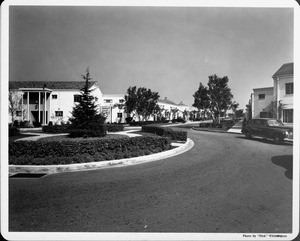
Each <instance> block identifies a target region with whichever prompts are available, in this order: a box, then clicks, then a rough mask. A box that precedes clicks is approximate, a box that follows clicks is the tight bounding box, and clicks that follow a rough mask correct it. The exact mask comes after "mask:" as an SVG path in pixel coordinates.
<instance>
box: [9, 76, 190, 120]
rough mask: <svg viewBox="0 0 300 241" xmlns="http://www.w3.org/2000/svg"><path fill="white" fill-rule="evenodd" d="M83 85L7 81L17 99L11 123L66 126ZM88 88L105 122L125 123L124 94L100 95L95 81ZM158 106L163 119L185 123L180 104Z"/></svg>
mask: <svg viewBox="0 0 300 241" xmlns="http://www.w3.org/2000/svg"><path fill="white" fill-rule="evenodd" d="M84 84H85V82H84V81H60V82H57V81H53V82H50V81H49V82H44V81H11V82H9V91H10V93H12V94H13V95H14V96H15V98H17V99H18V102H19V107H20V108H19V110H18V111H17V112H16V113H15V116H14V119H15V120H19V121H21V120H23V121H25V120H26V121H29V122H30V123H33V122H39V123H41V124H43V125H46V124H48V123H49V121H52V122H53V123H58V124H60V123H61V122H62V121H63V122H67V121H68V120H69V118H70V117H71V116H72V115H71V112H72V110H73V107H74V106H75V105H76V103H78V102H79V100H80V93H81V91H80V89H81V88H82V87H83V86H84ZM89 85H90V86H89V88H90V89H91V90H92V93H91V94H92V95H93V96H94V97H95V103H96V105H97V106H98V110H99V112H101V113H102V114H103V115H104V116H105V117H106V122H109V123H125V122H126V120H125V118H126V117H127V116H126V113H125V110H124V104H125V99H124V98H125V94H103V93H102V91H101V89H100V86H99V84H98V82H97V81H90V82H89ZM45 100H46V101H45ZM158 105H159V106H160V108H161V109H162V116H163V117H165V118H166V119H169V120H172V119H174V118H178V117H183V118H185V119H186V120H188V119H189V115H188V113H189V112H190V108H189V106H187V105H185V104H183V103H182V102H181V103H179V104H176V103H174V102H173V101H170V100H168V99H167V98H165V99H164V100H161V99H159V100H158ZM172 110H176V111H172ZM155 118H157V116H152V117H151V118H150V120H154V119H155ZM135 120H136V121H137V119H135Z"/></svg>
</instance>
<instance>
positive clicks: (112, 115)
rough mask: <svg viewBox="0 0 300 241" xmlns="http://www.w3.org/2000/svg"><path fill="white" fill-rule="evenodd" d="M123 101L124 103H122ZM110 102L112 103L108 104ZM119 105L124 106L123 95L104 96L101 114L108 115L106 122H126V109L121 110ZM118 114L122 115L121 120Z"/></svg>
mask: <svg viewBox="0 0 300 241" xmlns="http://www.w3.org/2000/svg"><path fill="white" fill-rule="evenodd" d="M122 100H123V101H122ZM108 101H110V102H108ZM117 104H120V105H122V104H124V95H123V94H104V95H103V96H102V102H101V103H100V105H101V112H102V113H104V114H105V115H106V122H110V123H119V122H122V123H124V122H125V118H126V116H125V112H124V108H121V109H120V108H119V107H117V106H116V105H117ZM118 113H120V114H121V115H122V117H121V118H119V117H118Z"/></svg>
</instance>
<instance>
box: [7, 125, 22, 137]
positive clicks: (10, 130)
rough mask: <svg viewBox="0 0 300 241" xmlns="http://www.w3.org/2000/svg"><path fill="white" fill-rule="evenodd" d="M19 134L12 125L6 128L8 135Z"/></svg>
mask: <svg viewBox="0 0 300 241" xmlns="http://www.w3.org/2000/svg"><path fill="white" fill-rule="evenodd" d="M18 135H20V130H19V129H18V128H16V127H14V126H12V127H9V128H8V136H18Z"/></svg>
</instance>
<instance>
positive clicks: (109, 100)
mask: <svg viewBox="0 0 300 241" xmlns="http://www.w3.org/2000/svg"><path fill="white" fill-rule="evenodd" d="M104 102H105V103H112V99H106V100H104Z"/></svg>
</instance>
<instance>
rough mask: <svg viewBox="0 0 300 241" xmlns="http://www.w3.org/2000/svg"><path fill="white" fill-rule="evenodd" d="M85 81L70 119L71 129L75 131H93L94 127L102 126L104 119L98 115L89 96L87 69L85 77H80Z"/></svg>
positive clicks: (93, 101)
mask: <svg viewBox="0 0 300 241" xmlns="http://www.w3.org/2000/svg"><path fill="white" fill-rule="evenodd" d="M81 77H82V78H83V79H84V80H85V85H84V86H83V87H82V89H81V95H80V101H79V103H78V104H77V105H76V106H75V107H74V108H73V111H72V117H71V118H70V121H71V124H72V127H73V128H75V129H93V128H95V126H98V125H102V124H103V123H104V121H105V117H103V116H102V115H101V114H99V113H98V110H97V105H96V104H95V97H94V96H93V95H92V94H91V92H92V91H93V90H92V89H90V82H89V81H90V80H91V79H92V78H91V77H90V73H89V69H87V70H86V74H85V75H81Z"/></svg>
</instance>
